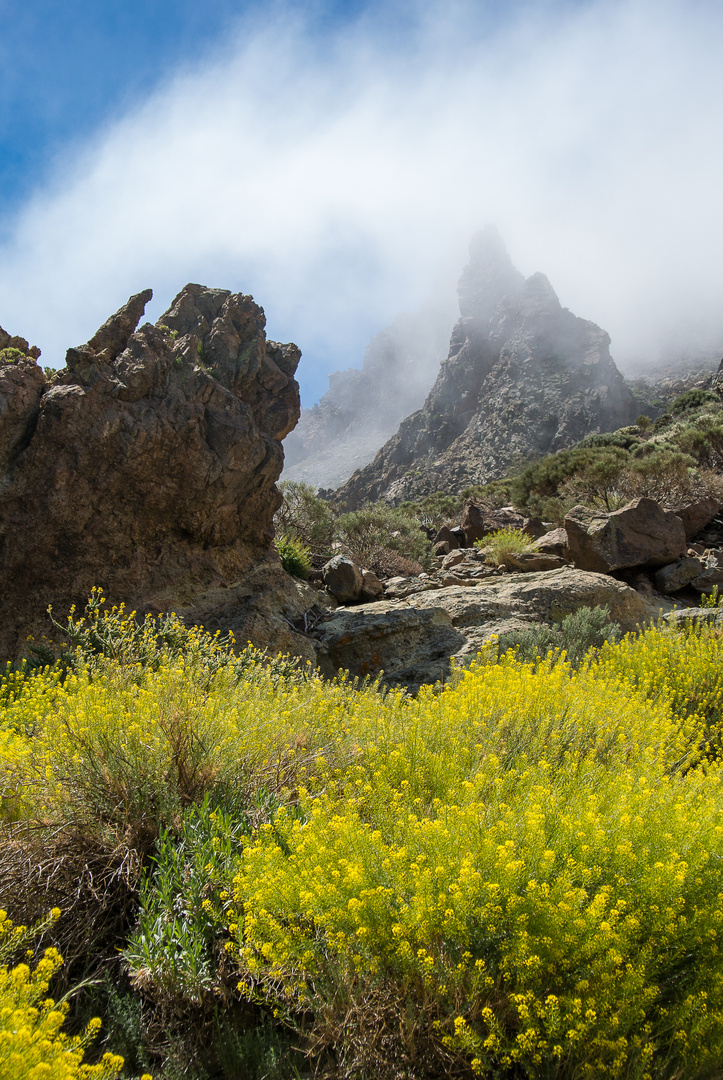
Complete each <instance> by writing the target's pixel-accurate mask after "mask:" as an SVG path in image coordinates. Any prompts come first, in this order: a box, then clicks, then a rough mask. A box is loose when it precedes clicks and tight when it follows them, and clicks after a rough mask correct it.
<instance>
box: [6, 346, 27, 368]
mask: <svg viewBox="0 0 723 1080" xmlns="http://www.w3.org/2000/svg"><path fill="white" fill-rule="evenodd" d="M27 359H28V356H27V354H26V353H24V352H23V351H22V349H14V348H12V347H10V348H7V349H0V364H17V362H18V360H27Z"/></svg>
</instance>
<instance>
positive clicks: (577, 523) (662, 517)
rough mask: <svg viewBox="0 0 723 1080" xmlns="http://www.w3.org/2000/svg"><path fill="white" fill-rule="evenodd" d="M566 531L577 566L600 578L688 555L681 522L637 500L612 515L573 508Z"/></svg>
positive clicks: (650, 503)
mask: <svg viewBox="0 0 723 1080" xmlns="http://www.w3.org/2000/svg"><path fill="white" fill-rule="evenodd" d="M565 531H566V533H567V543H568V548H569V551H570V557H571V558H572V560H573V562H574V563H575V566H576V567H577V568H578V569H579V570H591V571H593V572H596V573H602V574H610V573H612V571H613V570H622V569H623V568H625V567H628V566H650V567H653V566H665V565H667V563H672V562H675V561H676V560H677V559H679V558H680V557H681V555H684V554H685V552H686V550H687V544H686V539H685V529H684V528H683V522H682V521H681V520H680V518H679V517H676V515H675V514H673V513H670V512H668V511H666V510H663V509H662V507H661V506H659V505H658V503H656V502H655V500H654V499H645V498H643V499H633V501H632V502H630V503H628V504H627V506H623V507H622V509H620V510H615V511H613V513H611V514H606V513H604V512H603V511H602V510H593V509H591V508H590V507H587V506H575V507H573V509H572V510H570V512H569V513H568V514H567V516H566V517H565Z"/></svg>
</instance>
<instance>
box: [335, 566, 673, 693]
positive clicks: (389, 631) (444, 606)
mask: <svg viewBox="0 0 723 1080" xmlns="http://www.w3.org/2000/svg"><path fill="white" fill-rule="evenodd" d="M420 585H423V586H424V587H422V588H419V589H414V588H413V587H411V588H409V590H408V591H407V590H400V592H399V593H395V591H394V590H388V591H387V594H386V595H385V598H384V599H383V600H379V601H377V602H376V603H372V604H365V605H363V606H361V607H356V608H340V609H339V610H337V611H335V612H334V613H333V614H332V615H331V616H330V617H329V618H328V619H327V620H326V621H324V622H323V623H320V625H319V627H318V630H317V637H318V639H319V649H320V666H321V670H322V671H323V672H325V673H326V674H328V675H333V674H335V672H336V671H337V670H339V669H343V670H347V671H349V672H350V673H351V674H352V675H357V676H367V675H369V676H378V675H379V674H380V673H381V672H382V671H383V672H384V682H385V683H386V685H388V686H398V687H406V688H409V689H412V690H416V689H418V687H419V686H420V685H422V684H423V683H430V682H431V683H433V682H436V681H437V680H439V679H442V680H443V679H446V678H447V677H448V675H449V671H450V661H451V660H455V661H457V662H458V663H460V664H464V663H466V662H469V661H470V660H472V659H473V658H474V657H475V655H476V654H477V652H478V651H479V649H480V648H482V646H483V645H484V644H485V643H486V642H487V641H489V640H490V638H491V637H493V636H494V635H499V634H505V633H508V632H510V631H519V630H529V629H530V628H531V627H532V626H536V625H540V624H541V623H548V624H549V623H551V622H553V621H555V620H559V619H562V618H564V616H565V615H569V614H571V613H572V612H574V611H577V610H578V609H579V608H581V607H595V606H596V605H598V604H603V605H607V607H608V609H609V611H610V618H611V619H612V620H613V621H614V622H617V623H618V624H619V625H620V627H621V628H622V630H623V632H626V631H628V630H634V629H635V627H636V626H638V625H641V624H643V623H645V622H646V621H647V620H648V619H650V618H651V616H652V617H655V615H656V614H657V611H653V610H651V609H650V608H649V607H648V606H646V603H645V601H644V599H643V597H641V595H640V594H639V593H637V592H636V591H635V590H634V589H631V588H630V586H628V585H626V584H624V583H623V582H622V581H616V580H615V578H612V577H607V576H606V575H604V574H592V573H586V572H584V571H582V570H573V569H572V568H571V567H567V566H565V567H561V568H559V569H555V570H549V571H543V572H538V573H519V574H518V573H515V574H506V575H504V576H497V575H490V576H485V577H483V578H481V579H479V580H474V579H471V578H468V579H467V580H465V581H460V583H459V584H457V585H450V586H447V587H442V588H439V587H436V588H435V587H434V586H433V584H432V582H424V583H421V582H420ZM389 597H394V598H393V599H389Z"/></svg>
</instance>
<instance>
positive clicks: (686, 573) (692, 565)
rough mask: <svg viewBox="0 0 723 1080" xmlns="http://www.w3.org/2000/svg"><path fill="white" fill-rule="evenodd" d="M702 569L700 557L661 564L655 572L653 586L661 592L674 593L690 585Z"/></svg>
mask: <svg viewBox="0 0 723 1080" xmlns="http://www.w3.org/2000/svg"><path fill="white" fill-rule="evenodd" d="M703 571H704V567H703V564H702V562H701V561H700V559H695V558H685V559H679V560H678V562H674V563H669V564H668V565H667V566H662V567H661V568H660V570H658V571H657V572H656V574H655V588H656V589H657V590H658V592H661V593H666V594H669V593H674V592H678V590H679V589H684V588H685V586H686V585H690V583H691V581H692V580H693V578H697V577H699V576H700V574H702V573H703Z"/></svg>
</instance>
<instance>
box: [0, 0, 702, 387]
mask: <svg viewBox="0 0 723 1080" xmlns="http://www.w3.org/2000/svg"><path fill="white" fill-rule="evenodd" d="M384 10H385V11H386V13H387V14H385V15H382V14H381V13H380V12H381V9H372V8H369V9H367V10H366V12H364V13H362V15H361V16H360V17H359V18H358V19H356V20H354V21H353V22H348V23H346V24H344V25H343V26H337V27H336V28H331V29H329V28H327V29H326V30H322V29H320V24H319V21H318V19H315V18H314V17H313V15H309V14H308V13H307V15H306V16H305V15H304V14H303V13H300V12H299V10H298V8H294V9H291V8H288V9H284V8H283V7H277V8H274V9H267V13H266V14H264V15H263V16H260V15H258V14H257V15H256V16H254V17H248V18H247V19H246V20H245V21H243V22H241V23H240V24H239V26H238V30H237V33H236V35H235V36H232V37H230V38H227V39H226V40H225V41H224V42H223V43H220V44H219V46H218V48H217V50H216V51H215V53H212V54H206V55H205V56H204V59H203V60H202V61H201V62H200V63H199V65H198V67H197V68H196V69H195V70H185V71H180V72H176V73H174V74H173V76H172V77H169V79H168V81H167V82H166V84H165V85H164V86H163V88H162V89H161V90H160V91H158V92H157V93H156V94H155V95H154V96H153V97H152V98H151V99H149V100H148V101H147V102H145V104H144V105H143V106H142V107H140V108H136V109H135V110H134V111H132V112H130V113H128V114H127V115H125V116H123V117H120V118H117V119H115V120H114V121H113V122H112V123H109V124H108V125H107V126H106V127H104V129H103V130H100V131H98V132H97V133H96V135H95V137H94V138H93V139H92V140H90V141H89V142H88V143H86V144H85V145H83V146H82V147H78V146H72V147H68V152H67V155H66V158H65V160H64V161H63V162H62V163H60V164H59V166H58V170H57V173H56V175H55V176H54V178H53V181H52V183H49V184H47V185H46V186H44V187H43V188H41V189H39V190H37V191H36V192H35V193H34V195H33V196H32V198H31V199H30V200H29V201H28V202H27V203H26V204H25V205H24V206H23V208H22V210H21V212H20V213H18V214H17V215H16V216H15V217H14V218H13V219H12V220H6V221H5V223H4V241H3V243H2V245H1V246H0V296H1V297H2V310H0V322H2V325H3V326H5V327H6V328H7V329H9V330H10V331H11V332H12V333H22V334H24V335H25V336H27V337H30V338H32V339H33V341H37V343H38V344H40V345H41V347H42V348H43V358H44V360H45V361H46V362H47V363H53V364H59V363H61V362H62V356H63V351H64V349H65V347H67V346H68V345H70V344H78V343H80V342H81V341H84V340H86V339H87V338H88V337H89V336H90V335H91V334H92V332H93V331H94V330H95V328H96V327H97V325H98V324H99V323H100V322H102V321H103V320H104V319H105V318H106V317H107V315H108V314H110V313H111V311H113V310H115V309H116V308H117V307H118V306H119V305H120V304H121V303H122V302H123V301H124V300H125V299H126V298H127V296H128V295H129V294H130V293H131V292H136V291H138V290H139V289H140V288H143V287H146V286H147V285H149V284H150V285H152V287H153V288H154V290H155V293H156V299H155V300H154V302H153V308H152V310H150V311H149V314H150V315H152V316H153V317H156V316H157V315H158V314H159V313H160V311H161V310H162V309H163V308H164V307H165V306H166V305H167V304H168V302H169V301H170V300H171V299H172V297H173V295H174V294H175V293H176V292H177V291H178V289H179V288H181V286H182V285H183V284H184V283H185V282H186V281H187V280H193V281H203V282H204V283H206V284H211V285H217V286H223V287H227V288H232V289H234V290H241V291H244V292H250V293H252V294H253V295H254V297H255V298H256V299H257V301H258V302H259V303H261V304H262V305H263V306H264V308H265V310H266V313H267V320H268V329H269V333H270V334H271V335H272V336H275V337H277V338H279V339H282V340H288V339H293V340H295V341H296V342H297V343H298V344H299V345H300V346H301V348H302V350H303V352H304V360H303V361H302V366H301V368H300V372H299V374H300V380H301V382H302V391H303V393H304V397H305V401H306V403H307V404H311V402H312V401H313V400H314V397H315V396H317V395H318V393H320V392H323V390H324V389H325V385H326V374H327V373H328V371H329V370H333V369H338V368H342V367H346V366H349V364H351V363H357V364H358V363H359V362H360V361H361V356H362V352H363V346H364V343H365V341H366V340H367V338H368V337H369V336H370V335H371V333H373V332H374V331H376V330H377V329H379V328H381V327H382V326H383V325H385V324H386V323H387V322H389V321H390V320H391V318H392V317H393V316H394V315H395V314H397V313H398V312H399V311H401V310H404V309H405V308H409V307H411V306H413V305H415V304H417V303H419V302H420V301H421V300H422V299H423V298H424V297H425V296H426V295H427V294H428V293H429V292H430V291H431V290H438V291H445V290H448V291H450V292H451V290H452V289H453V286H454V282H455V281H456V278H457V276H458V274H459V272H460V270H461V268H462V266H463V264H464V261H465V259H466V246H467V243H468V241H469V237H470V235H471V233H472V232H473V231H474V230H475V229H477V228H479V227H480V226H482V225H484V224H486V223H487V222H488V221H494V222H495V223H496V224H497V226H498V228H499V229H500V231H501V233H502V235H503V236H504V238H505V239H506V242H507V244H508V247H509V249H510V253H511V254H512V257H513V259H514V260H515V262H516V263H517V265H518V266H519V268H520V269H521V270H522V271H523V272H525V273H532V272H533V271H535V270H543V271H544V272H546V273H547V275H548V277H549V278H550V280H551V281H552V283H553V285H554V287H555V288H556V290H557V292H558V295H559V296H560V299H561V301H562V303H563V304H564V305H565V306H568V307H570V308H571V309H572V310H573V311H574V312H575V313H576V314H579V315H582V316H584V317H586V318H591V319H593V320H594V321H596V322H598V323H599V324H600V325H602V326H603V327H605V329H607V330H608V331H609V332H610V333H611V335H612V337H613V354H614V355H615V356H616V358H617V359H618V361H619V362H620V363H621V365H622V366H624V365H625V364H629V363H631V362H632V361H633V360H635V359H638V358H647V357H654V356H656V355H657V354H659V353H660V352H661V351H665V350H666V349H667V350H669V351H672V352H673V353H674V352H675V351H676V350H678V351H684V350H686V349H703V348H712V347H717V348H720V347H723V304H721V298H722V297H721V293H722V292H723V270H722V269H721V258H720V253H721V251H722V250H723V215H722V214H721V213H720V194H719V189H720V176H721V174H722V172H723V170H722V168H721V166H722V165H723V160H722V159H723V144H722V143H721V139H720V132H721V129H722V124H721V121H722V120H723V92H722V91H723V70H722V69H721V66H720V59H719V58H720V55H721V51H722V50H721V46H723V10H722V9H721V8H720V6H719V5H718V4H717V3H704V2H695V0H693V2H691V0H688V2H686V3H683V2H678V0H658V2H655V3H652V2H651V0H618V2H615V0H613V2H611V0H597V2H590V3H585V4H573V3H566V4H553V3H544V2H540V3H528V4H522V3H520V4H516V5H515V4H513V5H508V6H506V7H503V9H502V10H501V11H500V9H497V8H494V7H493V5H492V3H491V2H490V3H488V4H485V3H464V2H460V3H456V4H452V5H450V4H449V3H447V4H442V3H439V4H438V3H426V4H425V3H421V4H418V5H412V6H407V7H398V8H390V7H389V6H387V7H386V8H385V9H384ZM269 11H270V12H271V13H270V14H269V13H268V12H269Z"/></svg>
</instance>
